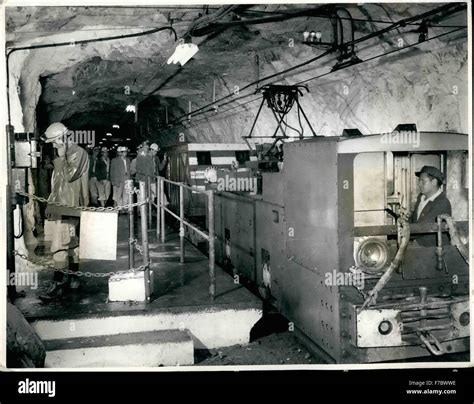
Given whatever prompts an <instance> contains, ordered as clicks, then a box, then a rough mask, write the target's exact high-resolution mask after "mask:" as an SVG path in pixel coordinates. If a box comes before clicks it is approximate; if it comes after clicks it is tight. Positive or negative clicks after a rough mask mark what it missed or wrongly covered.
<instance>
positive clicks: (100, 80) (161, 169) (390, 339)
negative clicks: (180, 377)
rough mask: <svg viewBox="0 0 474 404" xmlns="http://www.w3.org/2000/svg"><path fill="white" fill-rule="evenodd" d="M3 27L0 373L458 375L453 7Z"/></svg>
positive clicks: (285, 8)
mask: <svg viewBox="0 0 474 404" xmlns="http://www.w3.org/2000/svg"><path fill="white" fill-rule="evenodd" d="M5 29H6V32H5V38H6V43H5V46H6V58H5V63H6V71H7V95H8V96H7V95H5V105H7V106H8V111H7V112H8V114H7V119H8V122H7V126H6V133H5V136H3V139H4V141H3V142H4V143H2V148H1V149H2V150H5V152H4V155H3V156H2V160H4V161H5V164H4V166H3V170H4V171H3V172H4V175H3V176H2V178H1V179H0V181H2V189H6V190H7V198H2V202H1V203H2V204H3V206H4V208H5V210H6V214H7V221H6V226H5V231H3V232H2V233H3V234H6V238H5V241H6V248H7V253H8V255H7V285H6V287H7V289H8V318H7V320H8V324H7V325H8V326H7V329H8V367H12V368H16V367H49V368H71V367H74V368H79V367H103V368H108V367H142V368H155V367H158V366H185V365H189V366H191V365H197V366H216V365H228V366H232V365H279V366H281V365H282V364H300V365H307V366H311V365H313V364H326V363H341V364H349V365H350V364H361V363H380V362H382V363H386V362H392V363H393V362H403V363H412V362H417V363H418V362H422V363H425V362H464V361H468V360H469V338H470V334H469V327H470V317H469V253H468V251H469V247H468V240H469V232H468V231H469V226H468V200H469V192H470V179H469V153H468V150H469V146H468V145H469V142H468V133H469V132H470V127H469V125H470V124H469V100H468V84H469V83H468V82H469V77H468V38H467V35H468V27H467V7H466V4H465V3H410V4H404V3H393V4H392V3H363V4H359V3H348V4H343V3H341V4H334V3H331V4H322V3H321V4H314V3H313V4H263V5H239V4H237V5H222V6H220V5H174V6H172V5H168V6H110V7H92V6H89V7H85V6H84V7H82V6H62V7H56V6H24V7H9V6H6V7H5ZM3 146H6V147H3ZM3 157H5V158H4V159H3ZM5 201H7V202H5ZM25 341H26V342H25Z"/></svg>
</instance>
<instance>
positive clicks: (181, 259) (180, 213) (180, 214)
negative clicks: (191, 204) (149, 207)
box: [179, 187, 184, 264]
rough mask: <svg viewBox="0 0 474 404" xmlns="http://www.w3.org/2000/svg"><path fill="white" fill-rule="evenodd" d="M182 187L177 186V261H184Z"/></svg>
mask: <svg viewBox="0 0 474 404" xmlns="http://www.w3.org/2000/svg"><path fill="white" fill-rule="evenodd" d="M183 220H184V188H183V187H179V252H180V257H179V262H180V263H181V264H183V263H184V224H183Z"/></svg>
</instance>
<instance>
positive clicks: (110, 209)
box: [16, 190, 149, 212]
mask: <svg viewBox="0 0 474 404" xmlns="http://www.w3.org/2000/svg"><path fill="white" fill-rule="evenodd" d="M139 192H140V191H139V190H136V191H135V190H131V191H127V193H128V194H134V193H136V194H138V193H139ZM16 193H17V194H18V195H21V196H26V197H28V198H31V199H34V200H36V201H38V202H43V203H46V204H48V205H54V206H58V207H61V208H69V209H75V210H81V211H85V212H114V211H119V210H125V209H130V208H135V207H139V206H142V205H146V204H147V203H148V202H149V201H148V198H147V199H146V200H145V201H143V202H135V203H129V204H127V205H122V206H107V207H105V206H99V207H95V206H73V205H68V204H66V203H61V202H52V201H48V200H47V199H46V198H42V197H40V196H36V195H33V194H29V193H27V192H23V191H16Z"/></svg>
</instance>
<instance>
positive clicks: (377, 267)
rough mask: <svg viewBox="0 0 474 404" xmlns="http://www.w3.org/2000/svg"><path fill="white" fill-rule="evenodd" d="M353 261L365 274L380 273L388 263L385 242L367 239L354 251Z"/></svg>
mask: <svg viewBox="0 0 474 404" xmlns="http://www.w3.org/2000/svg"><path fill="white" fill-rule="evenodd" d="M354 258H355V261H356V264H357V266H358V267H359V268H361V269H362V270H363V271H367V272H373V273H375V272H380V271H381V270H382V269H384V268H385V267H386V266H387V264H388V261H389V250H388V245H387V243H386V242H385V240H382V239H379V238H367V239H365V240H363V241H362V242H361V243H360V244H359V246H358V247H357V248H356V251H355V257H354Z"/></svg>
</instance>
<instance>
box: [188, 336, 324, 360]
mask: <svg viewBox="0 0 474 404" xmlns="http://www.w3.org/2000/svg"><path fill="white" fill-rule="evenodd" d="M317 363H324V362H323V361H322V360H321V359H318V358H314V357H313V356H311V354H310V353H309V352H308V351H307V350H306V349H305V348H304V347H303V346H302V345H301V344H300V343H299V342H298V340H297V339H296V338H295V336H294V335H293V333H292V332H290V331H286V332H280V333H274V334H271V335H268V336H265V337H262V338H260V339H258V340H257V341H254V342H251V343H250V344H248V345H245V346H241V345H235V346H232V347H227V348H220V349H212V350H210V351H197V353H196V357H195V365H196V366H225V365H289V364H292V365H295V364H317Z"/></svg>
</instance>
